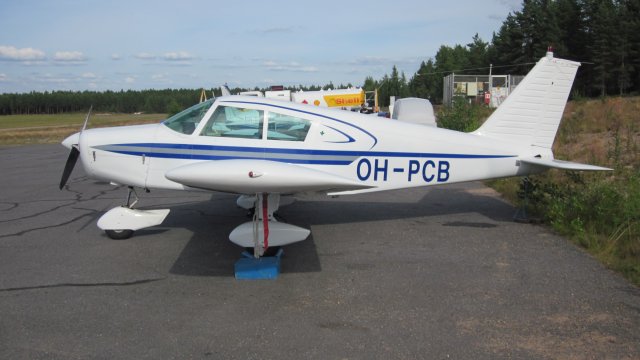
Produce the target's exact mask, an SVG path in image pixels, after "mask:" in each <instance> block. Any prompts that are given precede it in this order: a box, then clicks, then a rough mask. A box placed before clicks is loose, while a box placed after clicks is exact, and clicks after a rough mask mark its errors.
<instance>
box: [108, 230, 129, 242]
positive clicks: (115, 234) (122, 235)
mask: <svg viewBox="0 0 640 360" xmlns="http://www.w3.org/2000/svg"><path fill="white" fill-rule="evenodd" d="M104 232H105V233H106V234H107V236H108V237H109V238H111V239H113V240H125V239H128V238H130V237H131V235H133V230H105V231H104Z"/></svg>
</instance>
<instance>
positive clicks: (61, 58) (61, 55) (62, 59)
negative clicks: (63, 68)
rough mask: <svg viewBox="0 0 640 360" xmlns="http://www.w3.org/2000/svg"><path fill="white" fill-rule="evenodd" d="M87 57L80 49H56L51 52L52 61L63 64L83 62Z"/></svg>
mask: <svg viewBox="0 0 640 360" xmlns="http://www.w3.org/2000/svg"><path fill="white" fill-rule="evenodd" d="M86 60H87V58H86V57H85V56H84V54H82V53H81V52H80V51H57V52H56V53H55V54H53V61H55V62H58V63H65V64H78V63H82V62H85V61H86Z"/></svg>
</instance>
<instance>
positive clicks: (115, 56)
mask: <svg viewBox="0 0 640 360" xmlns="http://www.w3.org/2000/svg"><path fill="white" fill-rule="evenodd" d="M120 59H121V58H120V54H111V60H120Z"/></svg>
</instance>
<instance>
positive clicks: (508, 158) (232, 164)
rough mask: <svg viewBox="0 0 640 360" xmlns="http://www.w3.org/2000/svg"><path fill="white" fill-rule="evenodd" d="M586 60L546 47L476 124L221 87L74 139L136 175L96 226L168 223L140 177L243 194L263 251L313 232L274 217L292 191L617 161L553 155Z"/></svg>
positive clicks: (111, 178)
mask: <svg viewBox="0 0 640 360" xmlns="http://www.w3.org/2000/svg"><path fill="white" fill-rule="evenodd" d="M579 65H580V64H579V63H577V62H573V61H568V60H562V59H557V58H554V57H553V54H552V53H547V56H546V57H544V58H542V59H541V60H540V61H539V62H538V63H537V64H536V65H535V67H534V68H533V69H532V70H531V71H530V72H529V74H528V75H527V76H526V77H525V79H524V80H523V81H522V82H521V83H520V84H519V86H518V87H517V88H516V89H515V91H514V92H513V93H512V94H511V95H510V96H509V97H508V98H507V99H506V100H505V101H504V102H503V103H502V105H501V106H500V107H499V108H498V109H497V110H496V111H495V112H494V113H493V114H492V115H491V116H490V117H489V119H488V120H487V121H486V122H485V123H484V124H483V125H482V126H481V127H480V128H479V129H478V130H477V131H475V132H473V133H461V132H456V131H451V130H446V129H440V128H436V127H433V126H425V125H417V124H411V123H405V122H401V121H393V120H389V119H383V118H378V117H373V116H370V115H363V114H359V113H355V112H349V111H343V110H332V109H327V108H320V107H315V106H312V105H303V104H295V103H291V102H283V101H278V100H272V99H265V98H256V97H246V96H223V97H220V98H217V99H212V100H209V101H206V102H203V103H200V104H198V105H195V106H193V107H191V108H189V109H187V110H185V111H183V112H181V113H179V114H177V115H174V116H172V117H170V118H169V119H167V120H165V121H164V122H162V123H160V124H152V125H137V126H121V127H114V128H102V129H86V123H87V120H88V118H89V115H87V119H85V125H84V126H83V129H82V130H81V131H80V132H79V133H76V134H74V135H71V136H69V137H68V138H67V139H65V140H64V141H63V145H64V146H66V147H67V148H69V149H70V150H71V153H70V155H69V159H68V160H67V164H66V166H65V170H64V172H63V176H62V179H61V182H60V188H61V189H62V188H63V187H65V184H66V182H67V180H68V178H69V175H70V173H71V171H72V170H73V167H74V165H75V162H76V160H77V159H78V157H79V158H80V160H81V162H82V165H83V167H84V169H85V171H86V173H87V174H88V176H90V177H92V178H95V179H100V180H105V181H108V182H111V183H113V184H118V185H126V186H128V187H129V194H128V196H127V203H126V205H124V206H120V207H116V208H114V209H111V210H110V211H108V212H107V213H105V214H104V215H103V216H102V217H101V218H100V219H99V220H98V227H100V228H101V229H103V230H105V231H106V233H107V235H108V236H110V237H111V238H128V237H129V236H131V235H132V233H133V231H135V230H138V229H142V228H146V227H149V226H155V225H159V224H160V223H162V221H163V220H164V218H165V217H166V216H167V214H168V213H169V210H168V209H165V210H139V209H134V205H135V203H136V202H137V199H136V201H134V202H131V194H132V193H131V191H132V189H133V188H136V187H137V188H142V189H145V190H149V189H174V190H198V191H202V190H206V191H222V192H229V193H236V194H240V196H239V198H238V201H237V203H238V205H239V206H242V207H244V208H247V209H251V208H253V209H255V212H254V214H255V215H254V219H253V221H250V222H247V223H244V224H241V225H240V226H238V227H236V228H235V229H234V230H233V231H232V232H231V234H230V235H229V238H230V240H231V241H232V242H234V243H235V244H237V245H240V246H242V247H245V248H253V249H254V255H255V256H256V257H260V256H262V255H263V254H264V251H265V250H266V249H267V248H268V247H270V246H271V247H278V246H283V245H287V244H291V243H294V242H297V241H302V240H304V239H306V238H307V237H308V235H309V233H310V230H307V229H304V228H301V227H297V226H294V225H290V224H286V223H282V222H278V221H276V219H275V218H274V216H273V213H274V212H275V211H276V210H278V208H279V206H280V205H285V204H286V203H288V202H290V199H291V197H289V196H287V195H294V194H296V193H304V192H321V193H325V194H327V195H349V194H359V193H367V192H376V191H385V190H393V189H403V188H412V187H420V186H432V185H444V184H451V183H457V182H464V181H474V180H484V179H491V178H500V177H509V176H523V175H529V174H533V173H538V172H541V171H544V170H546V169H549V168H558V169H566V170H610V169H607V168H603V167H598V166H593V165H585V164H579V163H573V162H566V161H560V160H556V159H554V156H553V152H552V150H551V146H552V144H553V141H554V138H555V135H556V131H557V129H558V125H559V124H560V119H561V117H562V113H563V111H564V107H565V104H566V101H567V98H568V96H569V92H570V90H571V86H572V84H573V80H574V78H575V74H576V71H577V69H578V66H579Z"/></svg>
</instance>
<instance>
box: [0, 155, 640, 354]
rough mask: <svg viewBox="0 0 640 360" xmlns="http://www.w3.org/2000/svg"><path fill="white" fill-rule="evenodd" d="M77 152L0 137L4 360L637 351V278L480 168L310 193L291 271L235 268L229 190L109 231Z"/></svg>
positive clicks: (157, 200)
mask: <svg viewBox="0 0 640 360" xmlns="http://www.w3.org/2000/svg"><path fill="white" fill-rule="evenodd" d="M66 156H67V153H66V150H65V149H64V148H63V147H62V146H59V145H39V146H24V147H13V148H0V168H1V169H2V175H1V176H0V189H1V190H0V194H1V197H0V358H1V359H92V358H98V359H147V358H150V359H170V358H175V359H190V358H194V359H201V358H205V359H219V358H222V359H283V358H286V359H418V358H419V359H448V358H453V359H499V358H517V359H545V358H549V359H552V358H564V359H566V358H574V359H581V358H589V359H603V358H611V359H625V358H628V359H632V358H635V359H638V358H640V290H639V289H638V288H637V287H634V286H633V285H630V284H629V283H628V282H627V281H626V280H624V279H623V278H622V277H621V276H620V275H618V274H615V273H613V272H611V271H609V270H607V269H606V268H604V267H603V266H602V265H601V264H599V263H598V262H597V261H596V260H595V259H593V258H592V257H591V256H590V255H588V254H587V253H585V252H584V251H583V250H581V249H579V248H578V247H576V246H574V245H573V244H572V243H570V242H569V241H568V240H566V239H564V238H562V237H560V236H557V235H554V234H553V233H552V232H551V231H550V230H549V229H547V228H545V227H544V226H540V225H529V224H521V223H515V222H513V221H512V216H513V214H514V213H515V209H514V208H513V207H512V206H510V205H509V204H507V203H505V202H504V201H502V200H501V199H500V197H499V196H498V195H497V194H496V193H495V192H494V191H492V190H491V189H488V188H487V187H485V186H483V185H482V184H480V183H469V184H459V185H448V186H444V187H435V188H423V189H417V190H404V191H393V192H385V193H378V194H369V195H359V196H351V197H341V198H337V199H331V198H327V197H321V196H306V197H304V198H302V199H300V200H299V201H297V202H296V203H294V204H292V205H289V206H287V207H283V208H281V209H280V211H279V216H280V217H281V218H282V219H283V220H286V221H287V222H288V223H291V224H294V225H298V226H303V227H307V228H310V229H311V231H312V233H311V236H310V238H309V239H308V240H306V241H304V242H301V243H298V244H293V245H290V246H288V247H285V248H284V250H285V254H284V257H283V259H282V273H281V275H280V277H279V278H278V279H276V280H263V281H238V280H235V279H234V273H233V264H234V262H235V261H236V260H237V259H239V257H240V252H241V250H242V249H240V248H238V247H236V246H235V245H233V244H232V243H231V242H229V241H228V238H227V237H228V234H229V232H230V231H231V230H232V229H233V228H234V227H235V226H237V225H239V224H241V223H243V222H245V221H247V217H246V214H245V211H244V210H241V209H239V208H237V207H236V206H235V196H232V195H228V194H221V193H184V192H169V191H152V192H151V193H149V194H143V193H141V194H140V195H141V201H140V203H139V207H140V208H164V207H168V208H170V209H171V213H170V214H169V216H168V217H167V219H166V221H165V223H164V224H162V225H161V226H158V227H154V228H150V229H146V230H141V231H138V232H137V233H136V235H135V236H134V237H133V238H131V239H129V240H121V241H116V240H110V239H109V238H107V237H106V235H104V234H103V233H102V232H101V231H100V230H99V229H98V228H97V227H96V220H97V219H98V218H99V217H100V216H101V215H102V214H103V213H104V212H105V211H107V210H109V209H110V208H112V207H114V206H117V205H120V204H122V203H123V202H124V199H125V196H126V189H125V188H122V187H113V186H111V185H108V184H105V183H100V182H97V181H94V180H91V179H88V178H86V176H84V174H83V172H82V171H80V169H79V168H78V169H76V170H75V172H74V174H73V175H72V177H71V179H70V182H69V185H68V190H64V191H60V190H58V182H59V178H60V174H61V172H62V168H63V166H64V162H65V160H66Z"/></svg>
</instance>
